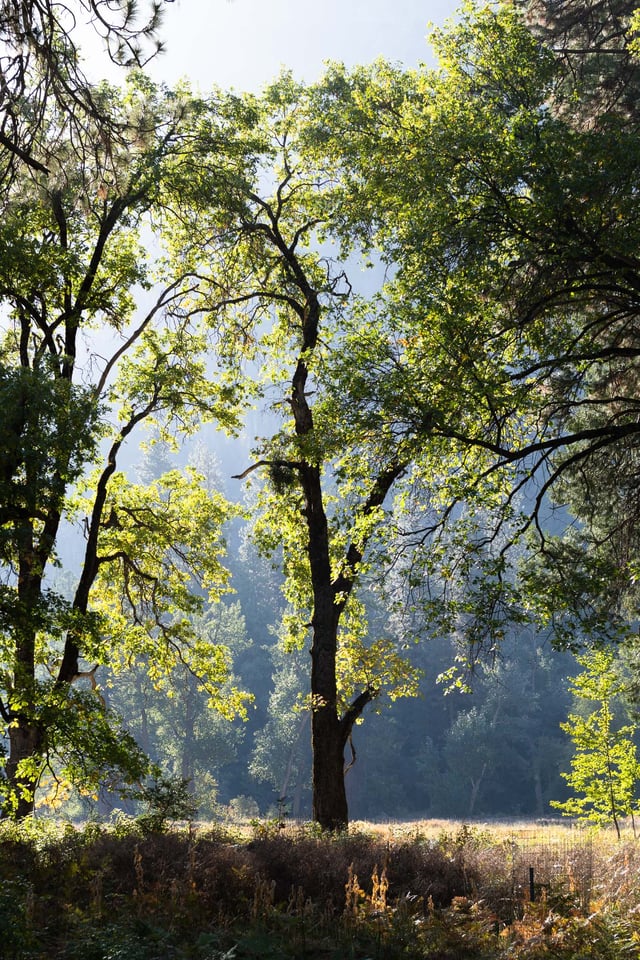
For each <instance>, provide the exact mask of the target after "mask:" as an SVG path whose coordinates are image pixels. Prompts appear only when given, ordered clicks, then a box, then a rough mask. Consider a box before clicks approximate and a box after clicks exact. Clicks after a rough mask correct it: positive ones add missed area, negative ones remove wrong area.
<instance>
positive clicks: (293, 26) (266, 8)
mask: <svg viewBox="0 0 640 960" xmlns="http://www.w3.org/2000/svg"><path fill="white" fill-rule="evenodd" d="M457 6H458V2H457V0H175V2H174V3H168V4H165V13H166V16H165V25H164V29H163V37H164V39H165V42H166V53H165V54H164V55H163V56H162V57H160V58H158V59H157V60H156V61H155V62H154V63H153V65H149V71H150V72H151V73H152V75H153V76H154V77H155V78H156V79H161V80H164V81H166V82H167V83H168V84H170V85H171V84H173V83H175V82H176V80H178V79H180V78H181V77H189V78H190V79H191V81H192V83H193V84H194V86H197V87H200V89H201V90H203V91H206V90H208V89H209V88H210V87H211V86H213V85H214V84H219V85H220V86H223V87H234V88H235V89H237V90H255V89H258V88H260V87H261V86H263V85H264V84H265V83H267V82H268V81H269V80H271V79H272V78H273V77H274V76H276V74H278V73H279V72H280V70H281V68H282V67H288V68H290V69H291V70H292V71H293V73H294V75H295V76H296V77H298V78H300V79H304V80H314V79H315V78H316V77H318V76H319V75H320V74H321V72H322V68H323V66H322V65H323V61H325V60H342V61H344V62H345V63H347V64H348V65H353V64H356V63H368V62H370V61H371V60H374V59H375V58H376V57H378V56H384V57H386V58H387V59H390V60H397V61H402V62H403V63H405V64H406V65H407V66H414V65H416V64H417V63H418V62H424V61H427V62H429V47H428V45H427V42H426V35H427V31H428V24H429V22H431V23H434V24H438V25H440V24H442V23H443V22H444V21H445V20H446V19H448V18H449V17H451V16H452V15H453V14H454V12H455V10H456V8H457Z"/></svg>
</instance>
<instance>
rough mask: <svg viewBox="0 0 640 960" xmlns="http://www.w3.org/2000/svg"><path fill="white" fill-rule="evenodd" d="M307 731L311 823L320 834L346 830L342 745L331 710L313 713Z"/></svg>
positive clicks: (336, 719) (339, 732) (338, 723)
mask: <svg viewBox="0 0 640 960" xmlns="http://www.w3.org/2000/svg"><path fill="white" fill-rule="evenodd" d="M311 729H312V736H311V742H312V747H313V819H314V821H315V822H316V823H317V824H319V826H320V827H321V828H322V829H323V830H346V828H347V826H348V825H349V811H348V807H347V794H346V790H345V785H344V744H345V741H344V739H343V736H342V730H341V725H340V721H339V719H338V717H337V716H336V712H335V708H334V709H333V710H331V709H327V707H321V708H319V709H317V710H314V711H313V716H312V720H311Z"/></svg>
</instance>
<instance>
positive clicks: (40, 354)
mask: <svg viewBox="0 0 640 960" xmlns="http://www.w3.org/2000/svg"><path fill="white" fill-rule="evenodd" d="M93 96H94V98H95V99H96V101H97V102H98V101H99V103H100V105H101V110H102V111H103V112H105V113H108V115H109V116H110V117H111V118H113V121H114V123H117V125H118V127H119V129H121V130H122V131H125V130H126V131H127V138H126V143H125V142H124V141H115V142H114V141H112V140H111V138H110V137H109V136H108V131H107V130H106V129H105V127H104V126H103V125H102V123H101V121H100V120H95V121H93V122H92V124H90V123H89V121H87V127H86V128H83V129H82V130H80V131H78V129H77V128H76V127H75V126H74V123H73V118H72V117H70V116H69V115H68V114H67V113H65V112H60V111H58V110H57V109H56V107H55V105H53V106H51V109H50V110H49V112H48V113H47V116H46V117H45V118H44V119H43V121H42V123H41V124H40V126H39V130H38V139H37V141H34V142H33V143H32V155H33V156H34V157H39V156H44V155H46V156H47V171H40V170H38V169H37V168H34V167H33V166H32V165H27V166H26V168H23V169H22V170H21V171H20V173H17V174H16V177H15V179H14V181H13V183H12V186H11V190H10V192H9V195H8V201H7V203H6V206H5V215H4V218H3V222H2V227H1V228H0V259H1V263H2V270H1V274H2V286H1V289H0V295H1V297H2V307H3V316H4V317H5V321H4V324H3V326H4V332H3V337H2V341H1V344H0V393H1V402H2V406H3V409H4V410H5V411H6V412H7V414H6V417H5V423H4V437H3V448H2V451H1V460H0V530H1V536H0V563H1V565H2V574H3V583H2V588H1V590H0V618H1V620H0V626H1V634H0V662H1V664H2V673H1V676H0V680H1V698H0V714H1V716H2V719H3V722H4V725H5V733H6V737H7V738H8V742H9V756H8V759H7V762H6V768H5V772H6V781H5V783H4V784H3V786H2V793H3V794H4V810H5V812H13V813H14V814H16V815H17V816H22V815H24V814H26V813H28V812H29V811H30V810H31V809H32V805H33V794H34V789H35V787H36V786H37V783H38V780H39V777H40V775H41V773H42V770H43V768H44V767H45V766H50V767H51V768H52V769H53V770H55V768H56V765H59V764H61V765H62V768H63V771H65V770H66V774H64V775H65V776H68V777H70V778H72V779H76V780H77V781H78V782H79V783H80V784H81V785H82V784H84V785H85V786H86V787H87V789H91V788H92V787H93V785H94V784H95V782H96V780H97V779H98V778H99V776H100V770H101V769H102V768H103V766H104V764H105V763H107V764H108V763H110V762H111V761H112V759H113V757H114V756H116V754H115V753H114V751H115V750H116V747H117V745H118V743H119V739H118V737H119V735H118V732H117V730H115V731H114V732H113V734H112V735H111V736H110V737H107V735H106V732H105V731H106V728H107V727H108V723H107V722H106V720H107V719H108V717H107V715H106V714H105V715H104V717H105V720H104V722H103V720H102V717H103V714H102V713H101V712H100V711H101V707H100V702H99V700H98V698H95V697H93V698H92V697H89V698H87V697H85V696H82V697H80V696H78V695H76V693H75V691H73V690H72V689H71V687H72V684H73V683H74V681H75V680H76V678H77V677H78V676H82V675H84V674H86V673H87V670H86V669H83V668H82V666H81V657H84V658H86V659H88V660H90V661H92V662H93V663H94V664H96V665H98V664H103V663H110V664H111V665H112V666H113V667H114V668H116V667H118V666H119V667H120V669H125V668H126V666H127V664H128V663H130V662H134V661H135V660H137V659H144V658H147V657H148V658H149V663H150V665H151V669H152V670H153V671H154V676H155V677H156V678H157V677H159V676H160V675H161V674H162V672H163V670H171V669H172V667H173V666H174V665H175V663H176V661H178V660H180V659H182V658H185V659H186V660H188V661H189V662H190V665H191V668H192V669H193V670H194V671H195V672H197V673H198V674H199V675H200V676H201V677H202V680H203V682H204V683H205V684H206V686H207V687H208V689H209V690H210V693H211V696H212V700H213V702H214V703H218V705H221V701H220V700H219V699H218V695H217V691H218V690H220V689H221V687H222V685H223V684H224V681H225V679H226V676H227V663H226V659H225V657H224V654H223V651H221V650H217V649H216V647H215V646H214V645H211V644H208V643H207V642H206V641H204V640H203V641H200V640H198V638H196V637H195V636H194V634H193V631H192V630H191V628H190V626H189V621H188V620H187V615H188V614H190V613H193V612H194V611H196V610H197V609H198V608H199V607H200V606H201V604H202V602H203V601H202V593H203V592H206V593H209V594H210V595H211V598H212V599H215V598H216V597H217V596H219V594H220V592H221V591H222V590H223V589H224V588H225V580H226V574H225V571H224V569H223V567H222V565H221V560H220V557H221V554H222V552H223V549H224V543H223V540H222V535H221V528H222V525H223V523H224V520H225V519H226V517H227V516H228V515H229V513H230V510H229V508H228V506H227V504H226V503H225V501H224V500H223V499H222V498H221V497H219V496H215V495H212V494H209V493H208V492H207V491H206V490H205V489H204V487H203V486H202V481H201V478H200V477H198V475H197V474H195V473H193V472H191V473H188V474H187V475H180V474H178V473H177V472H169V473H168V474H165V475H164V476H163V477H161V478H160V479H158V480H157V481H154V482H153V483H150V484H148V485H147V486H140V485H136V484H133V483H131V482H129V481H128V480H127V478H126V477H125V475H124V474H123V473H121V472H119V471H118V458H119V456H120V452H121V449H122V447H123V445H124V444H125V443H126V441H127V440H128V439H129V437H130V436H131V435H132V434H133V433H134V431H135V430H136V428H139V427H140V425H141V424H143V423H145V422H147V423H149V424H153V423H155V424H157V425H158V427H159V428H160V430H161V434H162V436H166V437H169V436H171V435H172V434H173V435H175V434H176V433H179V432H183V433H184V432H189V430H191V429H193V428H194V427H195V426H196V425H197V423H199V422H200V421H201V419H202V418H205V419H206V418H215V419H217V420H218V422H220V423H222V424H226V425H227V426H231V425H232V423H233V417H234V412H233V401H234V391H233V387H232V385H231V381H230V379H227V380H226V381H224V379H223V378H222V377H221V378H220V380H218V381H216V382H211V381H210V380H209V379H208V377H207V376H206V371H205V364H204V360H203V353H204V351H205V350H206V349H208V337H207V336H206V335H205V334H204V333H203V332H202V331H198V328H197V315H194V314H193V313H191V312H188V313H186V314H185V313H184V312H181V311H180V309H179V306H180V297H181V296H182V295H183V290H184V288H185V287H186V288H188V286H189V283H188V281H187V280H186V279H185V275H184V270H183V269H182V267H181V266H180V265H179V264H177V265H176V264H174V265H172V264H171V263H170V262H169V261H168V260H166V259H165V261H164V263H162V265H161V264H160V260H159V257H157V256H156V257H155V259H154V256H153V255H152V254H151V253H148V252H146V251H145V250H144V249H143V247H142V244H141V241H140V232H141V230H142V229H143V228H145V227H147V226H148V225H149V223H150V222H151V217H152V216H155V217H156V218H158V219H159V218H160V217H161V211H162V209H163V203H162V199H161V196H162V191H163V190H166V189H167V187H166V184H167V178H168V174H169V170H170V168H171V164H172V163H173V162H174V161H175V158H176V156H177V154H178V152H179V150H180V146H181V143H182V140H183V137H184V130H185V118H186V116H187V115H188V113H189V110H190V107H189V105H188V103H187V101H186V99H185V98H184V97H182V96H180V95H174V94H170V93H165V92H164V91H161V90H158V89H156V88H155V87H154V86H153V85H152V84H150V83H149V82H148V81H147V80H145V79H144V78H143V77H142V76H140V75H139V74H137V75H134V76H133V77H132V78H131V80H130V82H129V85H128V87H127V89H126V90H125V91H124V92H122V93H120V92H118V91H115V90H112V89H109V88H108V87H106V86H102V87H99V88H96V89H95V91H94V93H93ZM194 109H195V106H194ZM156 222H157V221H156ZM160 266H162V274H163V276H164V281H163V282H162V283H158V284H157V286H154V284H155V271H156V269H157V268H159V267H160ZM134 289H137V290H138V291H139V290H146V291H149V293H147V299H148V302H147V306H146V308H145V309H143V310H142V311H141V312H140V313H138V314H137V315H136V312H135V307H134V300H133V291H134ZM151 291H153V292H152V293H151ZM149 301H150V302H149ZM92 464H95V465H96V469H95V472H94V473H93V474H89V472H88V470H89V467H90V466H91V465H92ZM67 521H72V522H73V521H75V522H78V523H80V524H81V525H82V528H83V531H84V536H85V549H84V557H83V560H82V565H81V570H80V573H79V577H78V581H77V584H76V585H75V588H74V590H73V596H72V598H71V599H66V598H64V597H62V596H60V595H58V594H56V593H55V591H54V590H52V589H51V588H50V586H49V579H48V578H49V575H50V571H51V568H52V567H53V566H55V564H56V563H57V562H58V556H57V543H58V540H59V537H60V533H61V530H62V529H63V525H64V523H66V522H67ZM196 586H197V587H198V589H196ZM198 590H199V593H200V596H198V595H197V594H198ZM189 650H190V651H191V653H189ZM91 674H93V670H92V671H91ZM234 696H235V694H234ZM232 702H235V704H236V705H238V704H239V700H238V699H235V700H233V698H232ZM91 712H92V713H93V715H94V720H88V719H87V718H88V716H89V714H90V713H91ZM96 717H98V719H95V718H96ZM99 729H102V730H103V732H104V733H105V736H104V737H102V738H101V737H100V736H97V732H98V730H99ZM88 730H92V731H94V732H95V733H96V736H95V737H89V736H88V735H87V732H88ZM105 738H106V739H105ZM125 752H126V751H125ZM125 761H126V757H125V756H124V755H123V751H121V750H119V752H117V757H116V761H114V762H115V764H116V766H117V767H119V769H120V770H121V772H122V773H123V775H124V776H125V777H128V778H129V779H132V778H133V779H139V778H140V776H141V772H142V769H143V767H144V763H143V761H142V760H141V758H140V757H139V756H137V757H136V758H134V759H133V760H132V761H131V762H129V761H126V762H125Z"/></svg>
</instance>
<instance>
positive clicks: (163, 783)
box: [130, 771, 197, 833]
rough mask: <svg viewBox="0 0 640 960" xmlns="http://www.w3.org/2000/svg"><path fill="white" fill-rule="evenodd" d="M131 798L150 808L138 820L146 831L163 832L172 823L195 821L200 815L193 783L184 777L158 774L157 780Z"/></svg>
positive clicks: (134, 793) (137, 791)
mask: <svg viewBox="0 0 640 960" xmlns="http://www.w3.org/2000/svg"><path fill="white" fill-rule="evenodd" d="M130 796H131V797H132V798H133V799H135V800H139V801H141V802H142V803H144V804H145V805H146V807H147V809H146V810H145V811H144V812H143V813H141V814H139V816H138V817H137V822H138V823H139V824H140V826H141V827H142V828H143V830H144V831H145V832H147V831H149V832H151V833H162V832H164V831H165V830H167V829H168V827H169V824H170V822H171V821H172V820H193V819H194V817H195V815H196V809H197V808H196V802H195V799H194V797H193V794H192V793H191V792H190V784H189V781H188V780H185V779H184V778H183V777H164V776H162V775H161V774H160V772H159V771H156V773H155V779H154V780H152V781H150V782H149V783H146V784H144V785H143V786H142V787H140V788H139V789H138V790H136V791H133V792H132V793H131V794H130Z"/></svg>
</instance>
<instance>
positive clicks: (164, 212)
mask: <svg viewBox="0 0 640 960" xmlns="http://www.w3.org/2000/svg"><path fill="white" fill-rule="evenodd" d="M1 9H2V13H1V16H0V31H1V37H0V39H1V44H0V61H1V70H2V88H1V90H0V97H1V99H2V115H1V117H0V203H1V204H2V218H1V220H0V300H1V304H2V306H1V313H0V318H1V319H0V332H1V338H2V339H1V340H0V398H1V399H0V408H1V409H2V433H1V436H0V572H1V577H0V717H1V719H2V736H1V738H0V805H1V812H2V817H3V818H5V819H8V820H18V821H21V820H24V819H25V818H30V817H31V816H32V815H33V814H34V813H37V815H38V817H45V818H46V817H50V816H51V817H54V818H59V817H62V818H66V819H71V820H75V821H85V820H86V819H87V818H91V817H99V818H105V820H109V818H113V817H114V816H117V815H118V813H120V814H123V815H130V816H135V815H136V814H138V813H139V812H140V811H141V810H143V809H145V804H147V806H148V805H151V808H153V809H156V808H161V809H163V810H165V812H166V811H167V810H172V811H173V815H175V818H177V819H182V820H184V819H187V820H188V819H193V818H194V817H195V818H197V819H199V820H202V821H222V822H227V823H234V822H246V821H248V820H252V819H254V820H258V819H259V818H267V819H273V820H274V821H278V822H284V821H286V820H287V819H292V820H295V821H300V820H302V821H309V820H311V821H313V822H314V823H315V824H316V825H317V826H318V828H319V829H320V830H321V831H336V830H337V831H341V830H344V829H345V828H346V827H347V826H348V824H349V821H350V819H351V820H353V819H357V820H364V819H368V820H391V819H395V820H404V819H417V818H425V817H432V818H433V817H436V818H447V817H450V818H458V819H463V820H472V819H474V818H489V817H507V818H514V817H523V818H529V819H536V818H538V819H545V818H549V817H552V816H560V815H561V814H565V815H567V816H569V817H571V818H574V819H577V820H586V821H588V822H591V823H595V824H610V825H612V826H613V827H614V828H615V829H616V831H617V833H618V835H620V830H621V828H622V825H623V824H624V823H626V822H627V820H628V819H629V818H631V820H633V819H634V817H635V815H636V813H637V811H638V800H639V797H638V783H639V782H640V766H639V765H638V760H637V758H636V744H637V742H638V736H637V724H638V710H639V704H640V683H639V681H638V663H639V662H640V650H639V647H638V633H637V601H638V595H637V586H636V583H637V579H638V577H639V576H640V551H639V552H638V554H636V550H637V549H638V544H639V539H638V536H637V535H636V527H637V526H638V522H637V521H638V516H639V512H640V501H639V499H638V497H639V494H638V489H639V485H638V471H637V470H636V467H635V463H636V459H637V458H638V453H637V452H636V441H638V440H640V416H639V413H640V398H639V397H638V396H637V395H636V390H637V383H638V375H639V374H638V372H637V371H636V360H638V359H639V358H640V335H639V334H638V329H637V328H636V327H635V325H636V324H637V323H638V317H639V316H640V219H639V217H638V203H637V195H638V184H639V182H640V149H639V147H640V144H639V143H638V139H639V138H640V114H639V113H638V107H637V103H638V93H639V90H640V41H639V40H638V29H639V28H640V16H638V15H637V13H636V11H635V7H634V4H633V3H629V2H623V0H589V2H588V3H586V4H584V3H578V2H577V0H565V2H563V3H560V4H558V3H554V2H551V0H503V2H500V3H496V4H493V5H491V6H476V5H473V4H467V5H466V6H463V7H462V8H461V9H460V11H459V13H458V15H457V17H456V18H454V20H452V21H451V22H450V23H449V25H447V26H446V27H444V28H442V29H439V30H435V31H434V32H433V34H432V36H431V38H430V42H431V44H432V46H433V49H434V51H435V54H436V57H437V65H436V66H435V67H426V66H425V67H421V68H415V69H407V68H404V67H400V66H398V65H394V64H392V63H388V62H384V61H377V62H375V63H373V64H369V65H362V66H360V67H357V68H353V69H347V68H346V67H344V66H343V65H341V64H337V63H335V64H330V65H328V67H327V70H326V72H325V74H324V75H323V76H322V77H321V78H320V80H318V81H317V82H314V83H303V82H301V81H298V80H297V79H296V78H295V77H294V76H292V75H291V74H290V73H287V72H283V73H282V74H281V75H280V76H279V77H276V78H274V80H273V82H272V83H270V84H269V85H268V86H266V87H265V88H264V90H263V91H262V92H261V93H259V94H255V93H252V94H241V93H237V92H231V91H226V90H223V89H214V90H212V91H211V92H209V93H208V94H206V95H203V94H201V93H196V92H194V91H193V90H192V89H191V87H190V85H189V82H188V79H187V80H185V81H183V82H182V83H181V84H180V85H179V86H177V87H176V88H175V89H169V88H168V87H166V86H163V85H162V84H158V83H156V82H154V81H152V80H151V79H150V77H149V75H148V74H147V73H145V63H146V62H148V59H149V58H150V57H152V56H155V55H156V54H157V51H158V49H159V47H160V45H161V41H162V4H161V3H159V4H151V5H149V6H145V5H144V4H141V5H140V7H138V5H137V4H135V3H131V2H112V0H110V2H106V0H65V2H64V3H55V4H54V3H52V2H50V0H38V2H34V3H31V4H23V3H19V2H15V0H7V2H5V3H3V4H2V8H1ZM81 17H83V18H84V20H87V19H89V20H90V24H91V27H92V28H93V29H94V30H95V31H96V32H97V34H98V36H99V37H100V38H101V40H102V41H103V46H104V56H105V58H106V59H105V63H106V62H107V60H108V61H109V63H111V64H112V65H113V64H116V65H117V66H118V69H119V70H120V71H121V83H120V84H114V83H112V82H111V83H108V82H106V81H105V82H100V83H96V82H93V81H92V82H90V81H89V80H88V79H87V76H86V75H85V72H84V66H83V60H82V47H81V43H80V40H79V39H78V35H77V30H76V24H77V22H79V19H80V18H81ZM637 125H638V126H637ZM634 237H635V239H634ZM634 329H636V333H634ZM634 385H635V386H634ZM154 805H155V806H154ZM634 830H635V827H634Z"/></svg>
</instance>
